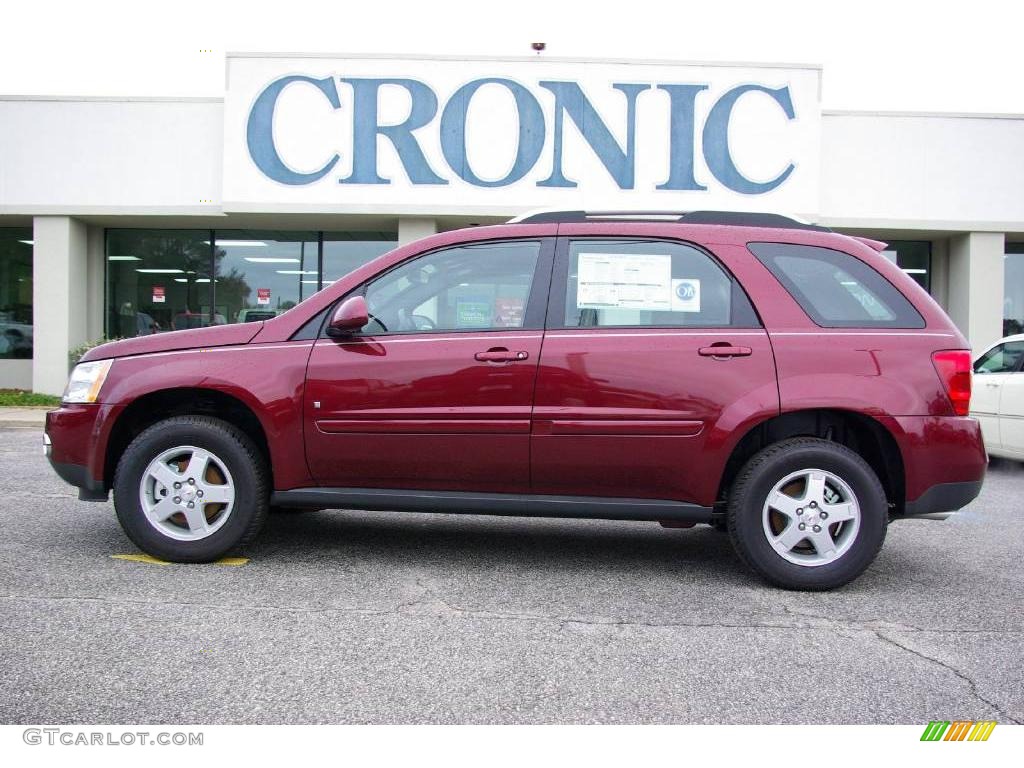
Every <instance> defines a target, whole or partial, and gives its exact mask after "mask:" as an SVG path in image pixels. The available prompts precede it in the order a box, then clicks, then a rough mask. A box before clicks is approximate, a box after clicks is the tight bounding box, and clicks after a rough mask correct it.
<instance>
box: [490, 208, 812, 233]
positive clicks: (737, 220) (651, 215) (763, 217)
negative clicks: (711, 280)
mask: <svg viewBox="0 0 1024 768" xmlns="http://www.w3.org/2000/svg"><path fill="white" fill-rule="evenodd" d="M590 221H665V222H674V223H678V224H721V225H727V226H731V227H776V228H783V229H809V230H814V231H815V232H831V231H832V230H831V229H829V228H828V227H821V226H818V225H817V224H811V223H810V222H806V221H801V220H799V219H795V218H792V217H790V216H783V215H781V214H778V213H753V212H746V211H534V212H531V213H525V214H523V215H522V216H517V217H516V218H514V219H512V220H510V221H509V224H584V223H586V222H590Z"/></svg>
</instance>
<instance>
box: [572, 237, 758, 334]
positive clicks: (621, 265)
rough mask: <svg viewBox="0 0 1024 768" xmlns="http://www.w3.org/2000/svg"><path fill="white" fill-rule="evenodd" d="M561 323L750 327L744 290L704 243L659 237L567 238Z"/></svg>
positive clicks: (751, 316) (754, 320)
mask: <svg viewBox="0 0 1024 768" xmlns="http://www.w3.org/2000/svg"><path fill="white" fill-rule="evenodd" d="M564 322H565V327H567V328H592V327H609V326H627V327H629V326H634V327H635V326H641V327H642V326H647V327H702V328H719V327H729V326H736V327H754V326H757V325H758V321H757V316H756V315H755V314H754V310H753V308H752V307H751V306H750V302H749V301H748V300H747V297H746V295H745V294H744V293H743V291H742V290H741V289H740V287H739V286H738V285H737V284H736V283H735V281H734V280H733V279H732V278H731V277H730V276H729V275H728V274H726V272H725V271H724V270H723V269H722V268H721V267H720V266H719V265H718V264H717V263H716V262H715V260H714V259H712V258H711V257H710V256H708V255H707V254H706V253H704V252H703V251H700V250H698V249H696V248H694V247H693V246H690V245H685V244H683V243H674V242H669V241H663V240H585V239H581V240H573V241H571V242H570V243H569V268H568V279H567V280H566V290H565V317H564Z"/></svg>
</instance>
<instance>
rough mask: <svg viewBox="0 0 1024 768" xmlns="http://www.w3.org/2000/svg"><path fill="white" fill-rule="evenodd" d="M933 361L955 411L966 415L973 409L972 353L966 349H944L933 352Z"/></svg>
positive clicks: (960, 414)
mask: <svg viewBox="0 0 1024 768" xmlns="http://www.w3.org/2000/svg"><path fill="white" fill-rule="evenodd" d="M932 363H933V364H934V365H935V370H936V371H937V372H938V374H939V380H940V381H941V382H942V386H943V387H945V389H946V395H947V396H948V397H949V402H950V403H952V404H953V412H954V413H955V414H956V415H957V416H966V415H967V414H968V413H969V412H970V410H971V353H970V351H968V350H966V349H944V350H943V351H941V352H933V353H932Z"/></svg>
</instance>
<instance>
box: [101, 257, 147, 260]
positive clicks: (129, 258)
mask: <svg viewBox="0 0 1024 768" xmlns="http://www.w3.org/2000/svg"><path fill="white" fill-rule="evenodd" d="M107 261H142V259H140V258H139V257H138V256H107Z"/></svg>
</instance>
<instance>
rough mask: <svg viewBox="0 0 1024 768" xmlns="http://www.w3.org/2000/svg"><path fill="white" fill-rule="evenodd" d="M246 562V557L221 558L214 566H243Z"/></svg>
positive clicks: (247, 559) (247, 560)
mask: <svg viewBox="0 0 1024 768" xmlns="http://www.w3.org/2000/svg"><path fill="white" fill-rule="evenodd" d="M248 562H249V558H248V557H222V558H221V559H220V560H218V561H217V562H215V563H214V565H245V564H246V563H248Z"/></svg>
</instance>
